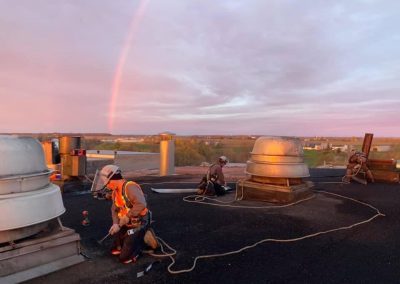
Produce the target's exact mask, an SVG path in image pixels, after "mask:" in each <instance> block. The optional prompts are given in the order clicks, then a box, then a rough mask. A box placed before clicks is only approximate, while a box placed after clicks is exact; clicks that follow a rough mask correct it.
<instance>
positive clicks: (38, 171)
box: [0, 135, 82, 283]
mask: <svg viewBox="0 0 400 284" xmlns="http://www.w3.org/2000/svg"><path fill="white" fill-rule="evenodd" d="M0 156H1V158H2V160H1V163H0V212H1V214H0V282H2V281H4V282H5V283H9V282H11V283H15V282H21V281H25V280H28V279H31V278H33V277H36V276H39V275H42V274H45V273H49V272H52V271H54V270H57V269H61V268H63V267H66V266H69V265H71V264H74V263H77V262H81V261H82V257H81V256H80V255H79V235H78V234H76V233H75V232H74V231H73V230H71V229H68V228H65V227H63V226H62V225H61V222H60V221H59V219H58V217H59V216H60V215H62V214H63V213H64V212H65V208H64V205H63V201H62V197H61V192H60V188H59V187H58V186H56V185H54V184H52V183H50V182H49V176H50V174H51V171H49V170H48V169H47V167H46V164H45V159H44V153H43V149H42V146H41V144H40V143H39V141H37V140H36V139H34V138H31V137H18V136H4V135H0ZM51 263H52V264H51ZM54 263H57V265H54ZM2 283H3V282H2Z"/></svg>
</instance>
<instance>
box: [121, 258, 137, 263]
mask: <svg viewBox="0 0 400 284" xmlns="http://www.w3.org/2000/svg"><path fill="white" fill-rule="evenodd" d="M136 261H137V257H131V258H128V259H127V260H124V261H122V263H123V264H129V263H135V262H136Z"/></svg>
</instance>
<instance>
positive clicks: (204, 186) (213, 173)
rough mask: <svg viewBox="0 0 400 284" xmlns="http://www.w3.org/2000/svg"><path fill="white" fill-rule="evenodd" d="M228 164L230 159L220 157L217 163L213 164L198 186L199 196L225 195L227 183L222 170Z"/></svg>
mask: <svg viewBox="0 0 400 284" xmlns="http://www.w3.org/2000/svg"><path fill="white" fill-rule="evenodd" d="M227 163H228V158H227V157H225V156H220V157H219V158H218V160H217V163H215V164H212V165H211V166H210V167H209V168H208V170H207V173H206V175H205V176H204V177H203V179H202V180H201V182H200V184H199V185H198V191H197V194H201V195H218V196H220V195H224V194H225V192H226V188H227V185H226V181H225V177H224V173H223V171H222V168H223V167H224V166H225V165H226V164H227Z"/></svg>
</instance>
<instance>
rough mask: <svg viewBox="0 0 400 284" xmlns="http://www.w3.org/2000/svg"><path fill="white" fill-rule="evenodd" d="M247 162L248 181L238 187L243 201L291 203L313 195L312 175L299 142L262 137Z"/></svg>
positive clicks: (257, 141)
mask: <svg viewBox="0 0 400 284" xmlns="http://www.w3.org/2000/svg"><path fill="white" fill-rule="evenodd" d="M250 155H251V158H250V160H249V161H247V166H246V174H247V175H248V176H247V178H246V180H244V181H242V182H239V183H237V190H238V192H241V193H242V198H243V199H248V200H262V201H268V202H274V203H290V202H294V201H296V200H299V199H302V198H304V197H307V196H309V195H311V189H310V188H311V183H309V182H305V181H303V178H306V177H309V176H310V173H309V170H308V167H307V165H306V164H304V154H303V147H302V145H301V142H300V139H297V138H291V137H260V138H258V139H257V140H256V141H255V143H254V146H253V151H252V152H251V153H250Z"/></svg>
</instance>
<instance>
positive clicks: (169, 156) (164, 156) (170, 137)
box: [160, 132, 175, 176]
mask: <svg viewBox="0 0 400 284" xmlns="http://www.w3.org/2000/svg"><path fill="white" fill-rule="evenodd" d="M174 137H175V134H174V133H170V132H163V133H160V140H161V141H160V176H169V175H173V174H174V173H175V139H174Z"/></svg>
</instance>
